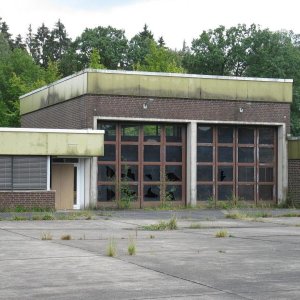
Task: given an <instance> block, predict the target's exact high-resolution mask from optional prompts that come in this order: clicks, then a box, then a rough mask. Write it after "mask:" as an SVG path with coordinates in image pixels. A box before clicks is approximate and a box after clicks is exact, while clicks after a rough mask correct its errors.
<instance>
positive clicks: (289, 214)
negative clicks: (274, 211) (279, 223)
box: [276, 212, 300, 218]
mask: <svg viewBox="0 0 300 300" xmlns="http://www.w3.org/2000/svg"><path fill="white" fill-rule="evenodd" d="M276 217H278V218H281V217H283V218H300V213H297V212H291V213H286V214H282V215H278V216H276Z"/></svg>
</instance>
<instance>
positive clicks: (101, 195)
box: [98, 185, 116, 201]
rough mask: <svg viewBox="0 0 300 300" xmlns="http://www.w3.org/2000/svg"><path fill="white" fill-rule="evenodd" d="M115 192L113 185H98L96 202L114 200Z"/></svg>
mask: <svg viewBox="0 0 300 300" xmlns="http://www.w3.org/2000/svg"><path fill="white" fill-rule="evenodd" d="M115 196H116V190H115V186H114V185H98V201H113V200H115V199H116V198H115Z"/></svg>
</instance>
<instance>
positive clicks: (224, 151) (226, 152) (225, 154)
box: [218, 147, 233, 162]
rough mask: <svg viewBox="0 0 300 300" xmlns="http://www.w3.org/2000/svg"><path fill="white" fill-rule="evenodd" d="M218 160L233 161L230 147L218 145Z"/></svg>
mask: <svg viewBox="0 0 300 300" xmlns="http://www.w3.org/2000/svg"><path fill="white" fill-rule="evenodd" d="M218 161H219V162H232V161H233V150H232V147H218Z"/></svg>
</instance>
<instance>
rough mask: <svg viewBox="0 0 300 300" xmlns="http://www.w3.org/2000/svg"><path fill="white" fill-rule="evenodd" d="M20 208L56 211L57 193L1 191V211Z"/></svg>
mask: <svg viewBox="0 0 300 300" xmlns="http://www.w3.org/2000/svg"><path fill="white" fill-rule="evenodd" d="M18 206H19V207H22V208H27V209H33V208H44V209H54V208H55V191H19V192H13V191H0V210H5V209H12V208H15V207H18Z"/></svg>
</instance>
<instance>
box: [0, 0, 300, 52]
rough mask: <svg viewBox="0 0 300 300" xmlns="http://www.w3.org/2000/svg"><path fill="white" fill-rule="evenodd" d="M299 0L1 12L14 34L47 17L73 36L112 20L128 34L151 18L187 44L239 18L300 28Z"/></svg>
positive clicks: (129, 1) (156, 2) (3, 1)
mask: <svg viewBox="0 0 300 300" xmlns="http://www.w3.org/2000/svg"><path fill="white" fill-rule="evenodd" d="M299 8H300V4H299V3H298V1H297V0H285V1H282V0H280V1H279V0H251V1H243V0H123V1H122V0H0V17H2V19H3V21H6V23H7V24H8V25H9V27H10V32H11V33H13V34H14V35H17V34H18V33H20V34H21V35H22V36H23V37H25V36H26V34H27V29H28V26H29V24H32V27H33V30H34V31H36V29H37V27H39V26H40V25H41V24H42V23H43V22H44V23H45V25H46V26H48V27H49V28H52V27H53V25H54V24H55V23H56V21H57V20H58V19H60V20H61V21H62V23H63V24H64V25H65V26H66V29H67V32H68V34H69V35H70V37H71V38H73V39H74V38H75V37H77V36H79V35H80V34H81V33H82V31H83V30H84V29H85V28H87V27H88V28H94V27H96V26H108V25H111V26H113V27H116V28H117V29H124V30H125V34H126V36H127V38H131V37H132V36H133V35H134V34H136V33H138V32H139V31H141V30H142V28H143V25H144V24H145V23H147V24H148V26H149V28H150V30H151V31H152V32H153V33H154V36H155V38H156V39H158V37H159V36H163V37H164V40H165V42H166V44H167V46H169V47H170V48H177V49H179V48H181V47H182V44H183V40H184V39H185V40H186V41H187V44H188V45H190V42H191V41H192V39H193V38H197V37H198V36H199V34H200V33H201V32H202V31H203V30H207V29H214V28H216V27H218V26H219V25H225V26H226V27H229V26H235V25H237V24H238V23H245V24H247V25H250V24H252V23H255V24H260V25H261V26H262V27H263V28H266V27H268V28H270V29H271V30H281V29H286V30H293V31H294V32H295V33H300V17H299V12H300V10H299Z"/></svg>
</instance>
